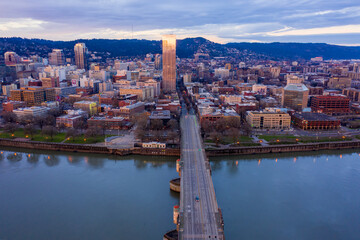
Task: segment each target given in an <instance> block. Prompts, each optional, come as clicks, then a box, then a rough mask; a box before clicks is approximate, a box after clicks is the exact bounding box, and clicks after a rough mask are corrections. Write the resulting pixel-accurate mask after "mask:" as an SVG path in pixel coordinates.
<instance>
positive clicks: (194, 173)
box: [179, 114, 224, 239]
mask: <svg viewBox="0 0 360 240" xmlns="http://www.w3.org/2000/svg"><path fill="white" fill-rule="evenodd" d="M181 132H182V137H181V138H182V143H181V159H182V161H183V166H182V169H181V185H180V186H181V192H180V228H179V237H180V238H179V239H224V235H223V229H222V224H221V216H220V214H219V208H218V205H217V201H216V197H215V191H214V186H213V183H212V179H211V175H210V169H208V167H207V166H208V165H207V164H206V162H207V159H206V155H205V151H204V149H203V146H202V139H201V136H200V129H199V126H198V123H197V119H196V116H195V115H193V114H183V115H182V117H181ZM197 197H198V198H199V199H198V200H196V198H197Z"/></svg>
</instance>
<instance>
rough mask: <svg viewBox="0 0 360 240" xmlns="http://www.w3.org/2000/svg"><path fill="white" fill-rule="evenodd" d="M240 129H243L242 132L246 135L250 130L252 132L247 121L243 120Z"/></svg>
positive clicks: (248, 134) (249, 133)
mask: <svg viewBox="0 0 360 240" xmlns="http://www.w3.org/2000/svg"><path fill="white" fill-rule="evenodd" d="M242 130H243V131H244V134H245V135H246V136H250V135H251V132H252V128H251V126H250V125H249V124H248V123H247V122H244V123H243V125H242Z"/></svg>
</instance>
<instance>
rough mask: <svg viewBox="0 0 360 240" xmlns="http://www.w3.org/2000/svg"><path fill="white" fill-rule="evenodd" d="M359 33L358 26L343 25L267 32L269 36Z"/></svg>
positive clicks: (359, 26)
mask: <svg viewBox="0 0 360 240" xmlns="http://www.w3.org/2000/svg"><path fill="white" fill-rule="evenodd" d="M353 33H360V24H359V25H344V26H332V27H322V28H308V29H293V28H291V27H287V28H284V29H281V30H278V31H273V32H268V33H267V35H269V36H276V37H281V36H304V35H328V34H353Z"/></svg>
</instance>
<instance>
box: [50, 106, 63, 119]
mask: <svg viewBox="0 0 360 240" xmlns="http://www.w3.org/2000/svg"><path fill="white" fill-rule="evenodd" d="M61 114H62V110H61V109H60V108H52V109H50V110H49V111H48V115H51V116H53V117H55V118H56V117H59V116H60V115H61Z"/></svg>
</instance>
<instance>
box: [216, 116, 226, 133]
mask: <svg viewBox="0 0 360 240" xmlns="http://www.w3.org/2000/svg"><path fill="white" fill-rule="evenodd" d="M226 128H229V126H228V125H227V121H226V120H225V119H224V118H220V119H219V120H217V121H216V124H215V129H216V131H218V132H220V133H222V132H224V131H225V129H226Z"/></svg>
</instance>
